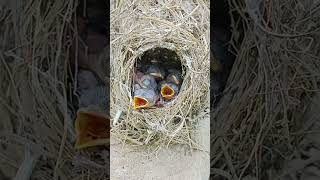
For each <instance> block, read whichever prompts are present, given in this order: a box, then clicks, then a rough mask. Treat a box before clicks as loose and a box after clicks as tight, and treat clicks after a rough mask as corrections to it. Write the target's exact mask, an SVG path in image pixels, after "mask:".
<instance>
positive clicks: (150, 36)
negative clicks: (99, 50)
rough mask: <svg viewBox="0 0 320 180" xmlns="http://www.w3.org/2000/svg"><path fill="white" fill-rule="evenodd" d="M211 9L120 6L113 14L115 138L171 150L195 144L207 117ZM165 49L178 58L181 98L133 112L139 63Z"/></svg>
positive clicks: (199, 5) (189, 4) (143, 3)
mask: <svg viewBox="0 0 320 180" xmlns="http://www.w3.org/2000/svg"><path fill="white" fill-rule="evenodd" d="M209 28H210V26H209V3H208V2H204V1H201V0H197V1H155V0H152V1H149V0H148V1H147V0H138V1H118V2H117V3H115V6H114V8H113V9H112V10H111V98H110V100H111V116H112V117H115V115H116V113H117V112H119V111H121V112H123V113H122V116H121V118H120V119H119V120H117V121H118V122H119V123H114V124H115V126H114V127H113V129H112V133H113V135H114V136H116V137H119V138H120V139H122V140H128V141H126V142H129V143H133V144H136V145H152V146H167V145H169V144H171V143H173V144H176V143H178V144H187V145H189V146H190V147H195V146H196V142H194V140H192V137H191V134H192V133H193V132H194V127H195V126H194V123H195V122H196V121H198V120H201V119H202V118H204V117H205V116H207V115H208V114H209ZM155 47H162V48H167V49H170V50H173V51H175V52H176V53H177V54H178V56H179V57H180V60H181V64H182V69H183V74H184V81H183V84H182V87H181V91H180V93H179V95H178V96H177V98H176V99H175V100H174V101H172V102H171V103H170V104H168V105H166V106H165V107H163V108H156V109H148V110H147V109H146V110H142V111H141V112H139V111H135V110H133V108H132V88H131V87H132V83H133V79H132V76H133V72H134V67H135V63H136V61H138V59H139V58H140V57H141V56H142V55H143V53H144V52H145V51H146V50H149V49H152V48H155Z"/></svg>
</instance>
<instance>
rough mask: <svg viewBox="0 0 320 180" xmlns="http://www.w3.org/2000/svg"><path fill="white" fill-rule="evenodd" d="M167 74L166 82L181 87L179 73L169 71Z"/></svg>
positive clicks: (174, 70)
mask: <svg viewBox="0 0 320 180" xmlns="http://www.w3.org/2000/svg"><path fill="white" fill-rule="evenodd" d="M168 72H169V74H168V76H167V78H166V81H167V82H170V83H174V84H176V85H181V83H182V76H181V72H180V71H178V70H176V69H169V70H168Z"/></svg>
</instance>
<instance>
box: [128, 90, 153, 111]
mask: <svg viewBox="0 0 320 180" xmlns="http://www.w3.org/2000/svg"><path fill="white" fill-rule="evenodd" d="M157 100H158V95H157V93H156V91H155V90H154V89H146V88H140V89H137V90H135V92H134V97H133V101H134V106H133V107H134V109H142V108H149V107H151V106H154V105H155V104H156V101H157Z"/></svg>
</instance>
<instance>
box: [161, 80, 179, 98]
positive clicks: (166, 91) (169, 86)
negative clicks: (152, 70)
mask: <svg viewBox="0 0 320 180" xmlns="http://www.w3.org/2000/svg"><path fill="white" fill-rule="evenodd" d="M159 86H160V93H161V96H162V97H163V98H164V99H165V100H171V99H173V98H174V97H175V96H176V95H177V94H178V93H179V86H178V85H176V84H174V83H171V82H165V81H162V82H161V83H160V84H159Z"/></svg>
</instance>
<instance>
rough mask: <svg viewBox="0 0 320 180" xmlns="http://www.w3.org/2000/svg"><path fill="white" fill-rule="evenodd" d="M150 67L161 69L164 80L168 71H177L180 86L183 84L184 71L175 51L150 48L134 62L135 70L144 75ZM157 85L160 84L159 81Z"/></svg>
mask: <svg viewBox="0 0 320 180" xmlns="http://www.w3.org/2000/svg"><path fill="white" fill-rule="evenodd" d="M150 66H157V67H160V68H161V69H163V70H164V73H165V74H164V75H165V76H164V80H166V77H167V75H168V74H170V73H169V71H170V70H172V69H174V70H177V71H179V72H180V73H181V77H182V79H181V83H180V85H181V84H182V83H183V77H184V69H183V65H182V63H181V59H180V57H179V56H178V54H177V53H176V52H175V51H173V50H170V49H167V48H162V47H156V48H152V49H149V50H147V51H145V52H144V53H143V55H142V56H141V57H139V58H138V59H137V61H136V62H135V69H136V70H137V71H140V72H142V73H146V72H147V70H148V68H149V67H150ZM157 83H160V81H158V82H157ZM159 94H160V92H159ZM177 95H178V94H177ZM177 95H175V96H177Z"/></svg>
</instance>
